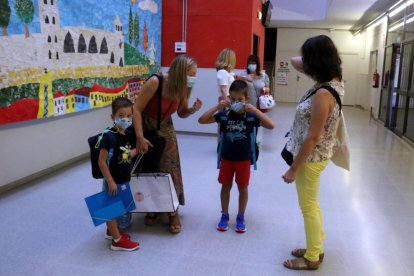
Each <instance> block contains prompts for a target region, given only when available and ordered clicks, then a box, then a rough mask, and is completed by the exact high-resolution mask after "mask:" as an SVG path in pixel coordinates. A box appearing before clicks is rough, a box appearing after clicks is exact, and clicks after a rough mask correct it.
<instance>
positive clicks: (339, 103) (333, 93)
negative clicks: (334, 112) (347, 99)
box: [303, 85, 342, 111]
mask: <svg viewBox="0 0 414 276" xmlns="http://www.w3.org/2000/svg"><path fill="white" fill-rule="evenodd" d="M321 88H325V89H326V90H328V91H329V92H330V93H331V94H332V96H334V98H335V100H336V102H337V103H338V105H339V111H341V110H342V101H341V98H340V97H339V94H338V92H336V90H335V89H334V88H333V87H331V86H329V85H322V86H321V87H318V88H317V89H315V90H313V91H312V92H311V93H310V94H309V95H308V96H307V97H306V98H305V99H304V100H303V101H306V100H307V99H309V98H310V97H312V96H313V95H314V94H315V93H316V92H317V91H318V90H319V89H321Z"/></svg>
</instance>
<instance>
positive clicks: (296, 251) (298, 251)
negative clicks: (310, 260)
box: [290, 248, 325, 263]
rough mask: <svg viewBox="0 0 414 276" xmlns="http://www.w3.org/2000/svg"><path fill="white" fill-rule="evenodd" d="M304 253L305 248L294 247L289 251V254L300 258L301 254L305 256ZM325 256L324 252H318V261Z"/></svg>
mask: <svg viewBox="0 0 414 276" xmlns="http://www.w3.org/2000/svg"><path fill="white" fill-rule="evenodd" d="M305 253H306V248H296V249H293V250H292V252H290V254H292V256H295V257H297V258H302V257H303V256H305ZM324 257H325V254H324V253H321V254H319V262H321V263H322V262H323V258H324Z"/></svg>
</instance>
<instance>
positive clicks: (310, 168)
mask: <svg viewBox="0 0 414 276" xmlns="http://www.w3.org/2000/svg"><path fill="white" fill-rule="evenodd" d="M327 165H328V160H326V161H322V162H315V163H305V164H304V165H303V166H301V167H300V168H299V170H298V171H297V174H296V191H297V193H298V199H299V206H300V209H301V210H302V215H303V220H304V223H305V233H306V254H305V258H306V259H307V260H309V261H312V262H315V261H318V260H319V254H320V253H323V240H324V239H325V233H324V231H323V223H322V212H321V208H320V206H319V200H318V194H319V182H320V181H319V180H320V175H321V172H322V171H323V170H324V169H325V168H326V166H327Z"/></svg>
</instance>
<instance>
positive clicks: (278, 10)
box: [269, 0, 399, 31]
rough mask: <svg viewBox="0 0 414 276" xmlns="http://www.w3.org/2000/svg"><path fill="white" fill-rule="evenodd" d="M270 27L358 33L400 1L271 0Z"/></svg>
mask: <svg viewBox="0 0 414 276" xmlns="http://www.w3.org/2000/svg"><path fill="white" fill-rule="evenodd" d="M270 2H271V3H272V5H273V10H272V17H271V20H270V25H269V27H270V28H276V27H290V28H317V29H336V30H350V31H356V30H358V29H359V28H361V27H362V26H364V25H365V24H367V23H368V22H370V21H371V20H373V19H375V18H376V17H377V16H378V15H380V14H382V13H383V12H384V11H386V10H387V9H389V8H390V7H391V6H392V5H394V4H395V3H397V2H399V0H270Z"/></svg>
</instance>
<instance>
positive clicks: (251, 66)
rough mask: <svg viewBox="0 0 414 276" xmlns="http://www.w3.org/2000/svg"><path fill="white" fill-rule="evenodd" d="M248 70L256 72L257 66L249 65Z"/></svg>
mask: <svg viewBox="0 0 414 276" xmlns="http://www.w3.org/2000/svg"><path fill="white" fill-rule="evenodd" d="M247 68H248V69H249V71H250V72H256V69H257V65H256V64H253V63H252V64H249V66H247Z"/></svg>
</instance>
